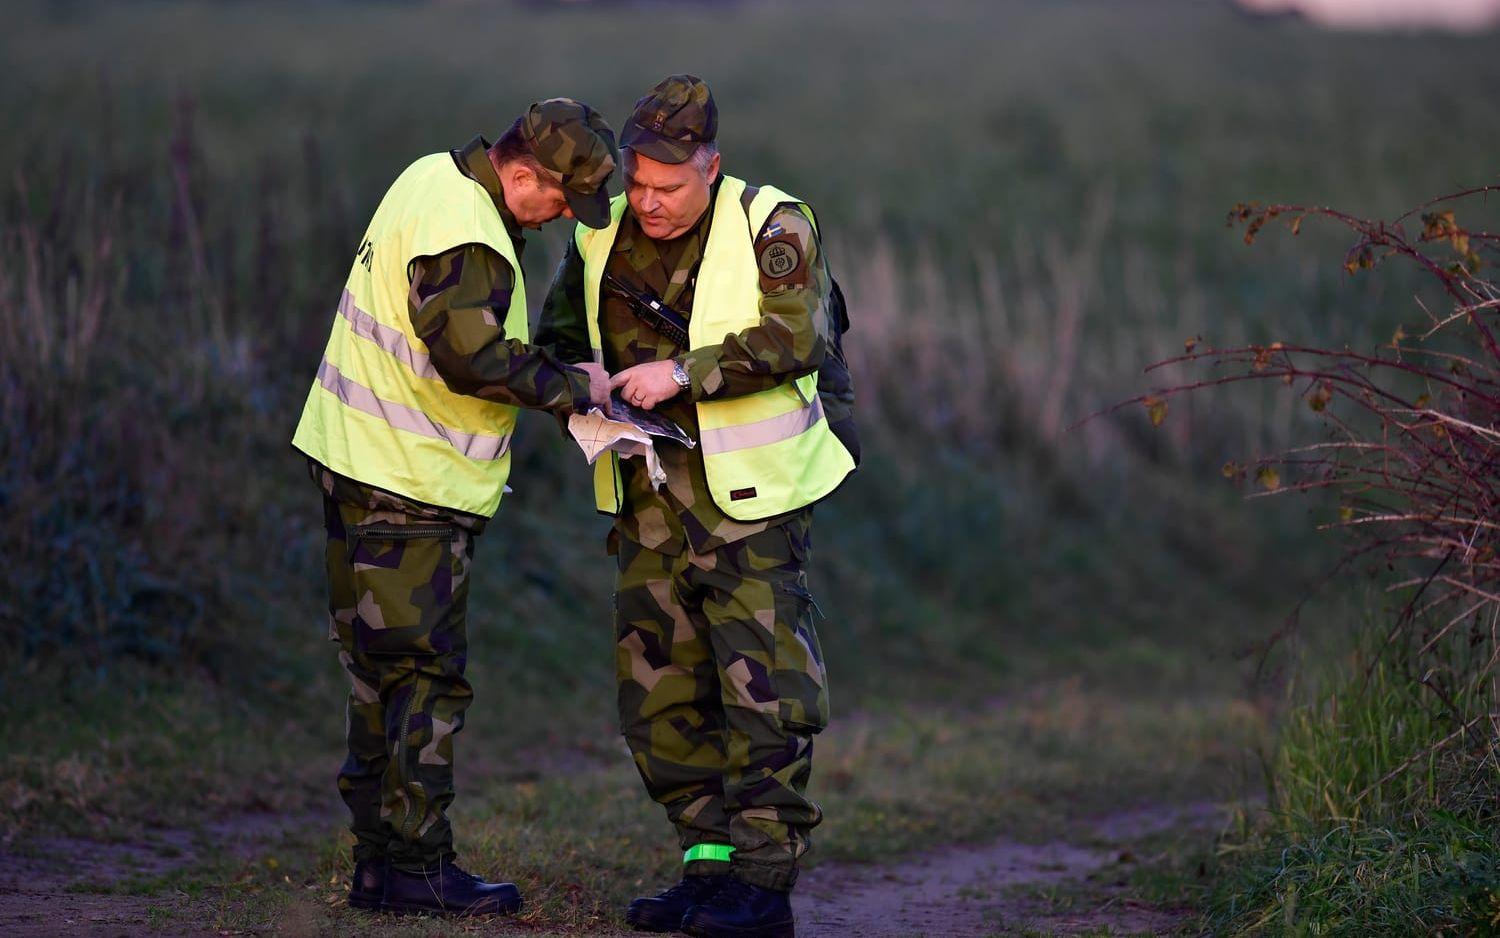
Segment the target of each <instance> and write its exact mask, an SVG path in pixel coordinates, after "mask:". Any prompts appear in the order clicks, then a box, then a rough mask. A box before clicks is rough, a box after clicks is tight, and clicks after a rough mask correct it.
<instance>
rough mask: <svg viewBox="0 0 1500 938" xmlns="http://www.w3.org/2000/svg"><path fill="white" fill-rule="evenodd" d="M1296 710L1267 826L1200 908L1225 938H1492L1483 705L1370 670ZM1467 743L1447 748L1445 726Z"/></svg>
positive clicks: (1499, 915)
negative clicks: (1469, 735) (1229, 936)
mask: <svg viewBox="0 0 1500 938" xmlns="http://www.w3.org/2000/svg"><path fill="white" fill-rule="evenodd" d="M1365 670H1366V669H1364V668H1352V669H1350V671H1351V672H1352V673H1349V674H1347V675H1346V676H1345V677H1344V678H1343V679H1342V681H1341V683H1340V684H1338V685H1337V686H1336V687H1334V688H1333V689H1332V690H1330V691H1329V692H1328V693H1326V695H1324V696H1323V697H1322V698H1321V699H1320V700H1319V701H1318V702H1317V703H1316V704H1314V705H1309V706H1306V707H1303V708H1299V709H1297V710H1295V711H1294V712H1293V713H1292V714H1291V715H1290V717H1289V719H1288V722H1287V726H1286V728H1285V730H1284V731H1283V732H1282V735H1281V738H1280V746H1279V749H1278V751H1277V753H1276V756H1275V759H1274V761H1273V762H1272V765H1271V778H1272V780H1273V782H1274V783H1275V788H1274V795H1273V798H1272V808H1273V811H1272V817H1271V818H1270V819H1269V820H1268V821H1267V823H1266V824H1265V825H1264V826H1263V828H1262V829H1260V830H1258V831H1256V832H1254V834H1253V836H1250V837H1248V838H1245V839H1244V840H1242V841H1239V842H1237V843H1235V844H1233V845H1232V847H1233V850H1232V853H1230V854H1229V855H1228V857H1227V859H1228V861H1229V862H1228V863H1227V864H1226V867H1225V873H1226V875H1225V876H1224V877H1223V878H1222V879H1221V880H1220V881H1219V882H1218V883H1217V884H1216V886H1215V887H1214V889H1213V891H1212V895H1211V896H1210V908H1211V910H1212V911H1211V918H1210V921H1212V922H1213V923H1214V924H1215V926H1216V927H1218V928H1219V929H1221V930H1223V931H1226V932H1234V933H1238V932H1242V931H1249V930H1259V933H1263V934H1272V935H1276V934H1288V935H1297V934H1324V935H1368V934H1489V933H1492V932H1493V931H1494V929H1495V928H1496V927H1497V926H1500V828H1497V825H1496V815H1495V796H1496V793H1497V791H1500V770H1497V767H1496V765H1495V761H1494V750H1493V732H1494V731H1493V729H1492V727H1491V725H1490V723H1489V719H1490V717H1489V714H1490V713H1491V712H1492V710H1493V703H1492V701H1491V699H1490V698H1489V696H1488V695H1484V696H1483V697H1477V698H1471V699H1464V700H1459V701H1455V703H1456V704H1457V705H1458V706H1459V708H1460V712H1459V714H1458V715H1457V716H1456V715H1455V714H1452V713H1448V712H1444V708H1443V707H1442V704H1441V702H1440V701H1439V700H1438V699H1437V698H1436V697H1435V696H1434V695H1433V694H1432V693H1430V692H1429V691H1428V690H1427V689H1426V688H1424V687H1423V686H1422V685H1420V684H1417V683H1415V682H1414V681H1413V680H1412V679H1411V676H1410V675H1407V674H1403V673H1398V672H1397V671H1395V670H1394V669H1393V667H1392V665H1391V664H1389V663H1388V662H1386V661H1382V660H1377V661H1375V662H1374V663H1373V664H1372V665H1371V666H1370V668H1369V670H1368V674H1366V673H1364V672H1365ZM1459 718H1461V723H1462V724H1466V725H1469V726H1470V728H1471V730H1472V731H1473V734H1474V739H1473V740H1469V739H1464V738H1462V737H1463V735H1464V734H1463V733H1462V732H1460V734H1459V737H1458V738H1454V737H1453V736H1452V735H1451V733H1452V727H1453V723H1454V721H1455V719H1459Z"/></svg>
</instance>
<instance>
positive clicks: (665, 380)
mask: <svg viewBox="0 0 1500 938" xmlns="http://www.w3.org/2000/svg"><path fill="white" fill-rule="evenodd" d="M609 386H610V389H611V390H613V389H614V388H620V389H621V391H620V396H621V397H623V398H625V401H626V402H627V403H630V404H634V405H635V406H637V407H643V408H645V409H646V410H651V409H652V408H654V407H655V406H656V405H657V404H660V403H661V402H662V401H665V400H667V399H669V398H671V397H674V396H675V395H677V394H678V393H679V392H680V391H681V390H682V388H680V387H678V386H677V382H676V381H674V380H673V379H672V360H671V359H667V360H666V361H664V362H647V363H646V364H644V365H634V366H632V367H630V368H626V369H625V370H624V371H622V372H620V373H619V374H617V375H615V376H614V377H613V378H611V379H609Z"/></svg>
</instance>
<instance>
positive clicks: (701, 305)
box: [574, 176, 854, 521]
mask: <svg viewBox="0 0 1500 938" xmlns="http://www.w3.org/2000/svg"><path fill="white" fill-rule="evenodd" d="M744 191H745V182H744V180H742V179H736V178H734V177H733V176H725V177H724V181H723V182H721V183H720V184H719V194H718V198H717V201H715V203H714V207H713V211H714V223H713V226H712V227H711V228H710V230H709V235H708V244H707V246H706V247H705V248H704V251H703V260H702V262H701V264H700V266H699V268H698V280H697V284H696V286H695V287H694V288H693V306H692V310H691V312H690V314H689V318H688V343H689V344H690V345H691V346H692V347H693V348H700V347H702V346H705V345H713V344H716V343H718V342H721V341H723V340H724V337H725V336H728V335H731V334H734V333H737V332H740V331H742V330H744V329H748V328H750V327H752V326H757V325H759V324H760V299H761V292H760V271H759V268H758V267H757V266H756V263H755V250H754V245H753V244H752V243H751V232H752V231H759V230H760V228H761V226H762V225H764V224H765V222H766V219H767V218H769V217H770V215H771V212H772V211H773V210H774V209H775V208H776V206H778V205H781V204H784V203H791V204H793V205H796V206H798V207H799V208H801V209H802V210H803V211H805V212H806V213H807V216H808V218H809V219H812V217H813V216H812V212H811V210H809V209H808V208H807V206H806V204H805V203H803V202H802V200H801V199H798V198H795V197H794V196H790V195H787V194H786V193H785V192H782V191H781V190H779V189H776V188H773V187H771V186H764V187H762V188H761V189H760V191H759V192H758V193H757V194H756V196H755V198H754V200H752V201H751V203H750V208H749V212H748V214H747V212H746V210H745V208H744V206H743V204H742V202H741V195H742V194H743V193H744ZM626 207H627V203H626V200H625V196H624V195H623V194H622V195H618V196H615V198H614V199H612V200H611V201H610V224H609V227H607V228H602V229H600V230H598V231H595V230H593V229H591V228H586V227H584V226H583V225H579V226H578V227H577V231H576V233H575V235H574V239H575V241H576V243H577V245H578V253H579V256H580V257H582V258H583V288H584V305H585V313H586V318H587V320H588V329H589V344H590V346H591V347H592V348H593V350H594V360H595V361H598V362H603V361H604V343H603V341H602V339H601V337H600V332H599V315H600V311H601V303H600V292H599V291H600V287H601V284H602V282H603V279H604V268H605V265H606V264H608V263H609V256H610V251H611V249H612V248H613V247H614V243H615V235H616V234H617V233H618V232H619V230H620V218H621V217H622V216H623V215H624V214H625V209H626ZM814 225H816V220H814ZM696 409H697V413H698V431H699V432H698V451H699V453H700V454H701V455H702V457H703V468H704V472H705V474H706V475H707V477H708V488H709V492H710V494H712V496H713V500H714V504H715V505H717V506H718V508H719V510H720V511H722V512H723V513H724V514H725V515H726V516H728V517H730V518H732V519H734V520H736V521H758V520H761V519H763V518H769V517H771V516H773V515H779V514H782V513H784V512H788V511H793V510H795V509H797V508H802V507H805V506H807V505H810V504H812V503H813V502H815V501H818V500H819V499H821V498H823V497H825V496H827V495H828V494H830V493H831V492H832V491H833V490H834V489H836V488H838V486H839V484H840V483H841V482H843V481H844V477H845V476H847V475H848V474H849V473H850V472H852V471H854V459H853V457H852V456H850V455H849V451H848V450H847V449H845V448H844V445H843V444H842V443H840V442H839V440H838V437H836V436H834V435H833V431H831V430H830V429H829V428H828V420H827V419H826V418H825V417H824V416H823V405H822V403H821V401H819V399H818V375H817V372H813V373H812V374H809V375H804V376H803V377H801V378H798V379H796V380H795V381H787V382H785V383H784V384H780V385H777V386H776V387H774V388H769V389H767V390H764V391H757V392H756V393H754V394H747V395H745V396H743V397H735V398H730V399H727V400H720V401H700V402H698V404H697V405H696ZM623 491H624V489H623V486H622V485H621V483H620V463H619V457H618V456H617V455H616V454H615V453H609V454H608V455H607V458H606V457H604V456H601V457H600V458H599V461H598V462H597V463H596V464H595V466H594V504H595V506H596V507H597V508H598V509H599V510H600V511H602V512H606V513H608V514H619V513H620V508H621V506H622V503H623Z"/></svg>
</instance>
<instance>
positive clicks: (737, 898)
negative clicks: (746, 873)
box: [703, 877, 758, 909]
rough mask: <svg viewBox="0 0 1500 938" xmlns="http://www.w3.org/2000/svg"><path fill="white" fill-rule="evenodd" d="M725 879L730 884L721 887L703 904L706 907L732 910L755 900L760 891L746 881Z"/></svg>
mask: <svg viewBox="0 0 1500 938" xmlns="http://www.w3.org/2000/svg"><path fill="white" fill-rule="evenodd" d="M725 879H728V880H729V882H727V883H725V884H724V885H723V886H721V887H720V888H719V891H718V892H716V893H714V894H713V895H712V896H711V897H710V898H709V900H708V901H707V902H705V903H703V905H704V906H705V907H712V908H716V909H732V908H734V907H736V906H739V905H743V904H744V903H746V902H749V901H750V900H751V899H754V898H755V895H756V893H757V891H758V890H757V889H756V888H755V887H754V886H752V885H750V884H749V883H747V882H745V881H744V880H741V879H735V878H733V877H725Z"/></svg>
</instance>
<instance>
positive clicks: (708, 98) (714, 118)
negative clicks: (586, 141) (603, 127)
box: [620, 75, 719, 163]
mask: <svg viewBox="0 0 1500 938" xmlns="http://www.w3.org/2000/svg"><path fill="white" fill-rule="evenodd" d="M718 133H719V109H718V107H716V106H715V105H714V96H713V92H711V91H709V90H708V85H707V84H706V83H705V82H704V81H703V79H701V78H699V77H698V76H696V75H671V76H668V77H667V78H664V79H662V80H661V82H660V83H658V84H657V86H656V87H655V88H652V89H651V93H650V94H648V95H646V96H645V97H644V98H641V99H640V100H639V101H637V102H635V111H634V113H632V114H631V115H630V121H629V122H628V123H627V124H626V125H625V133H624V134H623V137H622V139H621V141H620V145H621V146H624V147H627V148H628V149H631V150H634V151H635V152H636V153H640V154H642V155H644V156H649V157H650V158H651V159H653V160H660V161H661V162H663V163H681V162H683V161H684V160H686V159H687V158H688V157H690V156H692V155H693V151H694V150H696V149H698V145H699V144H702V143H711V142H713V139H714V137H716V136H717V135H718Z"/></svg>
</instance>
